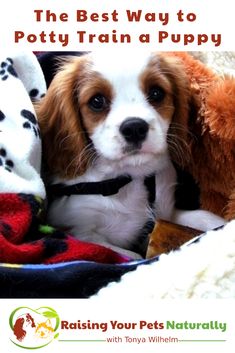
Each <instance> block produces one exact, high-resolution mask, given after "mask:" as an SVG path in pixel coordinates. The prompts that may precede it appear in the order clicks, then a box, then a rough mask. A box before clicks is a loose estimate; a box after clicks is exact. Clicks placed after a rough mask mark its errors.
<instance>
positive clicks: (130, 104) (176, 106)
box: [37, 53, 188, 178]
mask: <svg viewBox="0 0 235 353" xmlns="http://www.w3.org/2000/svg"><path fill="white" fill-rule="evenodd" d="M187 87H188V85H187V79H186V75H185V73H184V70H183V69H182V67H181V65H180V63H179V62H178V61H177V59H175V58H172V57H167V56H166V55H164V54H155V53H154V54H148V55H147V54H144V53H141V54H139V55H135V56H132V57H131V56H130V55H125V56H124V55H123V56H122V55H118V56H117V55H115V54H114V55H112V54H110V53H106V55H105V54H104V53H102V54H100V53H94V54H87V55H84V56H82V57H73V58H70V59H69V60H67V61H66V63H65V64H64V65H63V66H62V67H61V69H60V70H59V72H58V73H57V75H56V76H55V78H54V80H53V81H52V83H51V85H50V87H49V90H48V93H47V95H46V96H45V98H44V99H43V100H42V102H41V103H40V104H39V106H38V107H37V114H38V118H39V124H40V128H41V132H42V137H43V145H44V155H45V156H46V159H47V164H48V167H49V169H50V171H51V172H52V173H53V174H56V175H58V176H60V177H63V178H73V177H76V176H78V175H81V174H83V173H84V172H85V170H86V168H87V167H88V166H89V164H90V163H92V162H93V161H94V159H95V158H96V157H97V156H98V157H101V158H103V159H105V160H107V162H108V163H109V162H110V164H114V165H115V164H116V165H119V166H121V167H122V168H125V167H126V168H127V169H128V167H135V166H141V167H143V168H144V166H147V165H149V166H150V165H151V163H152V161H153V159H155V160H156V158H158V159H159V160H161V157H163V156H165V155H167V153H168V152H167V151H168V148H169V146H173V147H174V148H173V150H175V151H179V149H178V148H177V146H176V145H177V141H178V142H179V143H180V141H182V140H183V139H184V135H185V130H184V128H183V127H184V126H185V124H186V119H187V114H188V112H187V107H188V91H187ZM175 156H177V153H176V154H175ZM150 169H151V168H150Z"/></svg>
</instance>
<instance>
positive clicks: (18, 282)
mask: <svg viewBox="0 0 235 353" xmlns="http://www.w3.org/2000/svg"><path fill="white" fill-rule="evenodd" d="M70 54H71V53H70ZM72 54H75V53H72ZM58 55H59V53H58ZM76 55H80V53H76ZM54 56H55V53H53V55H50V53H47V54H43V55H41V56H39V55H37V57H36V56H35V55H34V54H32V53H28V52H6V53H4V52H2V53H1V57H0V65H1V68H0V93H1V97H2V99H1V103H0V263H1V264H0V288H1V290H0V297H13V298H18V297H34V298H36V297H45V298H49V297H55V298H56V297H57V298H58V297H60V298H64V297H72V298H88V297H90V296H91V295H93V294H95V293H97V292H98V290H99V289H101V288H103V287H105V286H106V285H108V284H110V283H112V282H113V281H115V282H116V281H119V280H120V279H121V281H120V289H121V290H122V287H123V286H124V287H125V288H129V286H130V283H129V282H128V283H127V284H126V279H125V278H126V277H122V276H123V275H124V274H126V273H129V272H133V276H135V277H133V278H135V280H136V281H137V282H138V281H139V283H141V281H142V278H143V276H145V277H146V279H148V280H149V281H152V279H151V278H152V276H154V278H157V277H158V276H159V279H158V280H157V283H158V284H159V283H161V285H160V286H159V290H160V289H161V288H162V287H161V286H162V285H163V284H164V283H166V284H167V288H168V289H170V288H171V283H172V282H171V281H172V279H171V278H169V279H168V275H167V274H168V272H167V269H166V267H165V265H164V264H165V262H166V261H169V264H170V266H173V267H174V268H177V266H176V264H178V263H179V262H180V261H179V259H181V258H182V260H183V259H184V256H183V255H182V257H181V255H179V256H178V257H177V256H173V257H172V255H171V254H170V255H166V257H162V256H161V257H157V258H154V259H152V260H149V261H147V260H146V261H145V260H143V261H130V260H131V259H130V258H127V257H125V256H123V255H120V254H117V253H115V252H113V251H112V250H110V249H107V248H104V247H102V246H98V245H95V244H89V243H84V242H81V241H79V240H78V239H75V238H74V237H73V236H72V235H70V234H66V233H64V232H62V231H61V230H59V229H54V228H53V227H51V226H50V225H48V224H46V223H45V218H44V216H45V205H44V201H45V197H46V194H45V186H44V184H43V181H42V179H41V176H40V170H41V137H40V130H39V127H38V124H37V117H36V115H35V111H34V108H33V102H34V101H36V100H38V99H40V98H41V97H42V96H43V95H44V94H45V93H46V85H47V86H48V85H49V84H50V81H51V79H52V78H53V75H54V72H55V62H54V61H51V58H52V57H54ZM45 79H46V80H45ZM228 233H230V231H229V232H228ZM232 234H235V232H232ZM230 235H231V234H228V237H230ZM223 236H224V231H220V232H218V238H219V240H220V241H221V242H222V241H224V238H223ZM205 238H208V239H210V240H209V243H208V242H207V243H205V240H204V239H205ZM222 238H223V239H222ZM202 239H203V240H202V241H201V242H199V241H198V239H196V240H195V241H193V242H191V243H190V244H191V245H190V248H193V249H195V251H194V253H195V259H193V261H192V259H191V260H190V258H188V260H189V263H190V266H189V267H188V271H189V276H190V273H192V274H193V276H192V278H193V279H194V280H193V283H194V284H195V281H197V280H198V276H197V272H195V271H194V270H195V269H194V267H193V263H194V261H195V262H198V254H199V253H201V248H203V249H204V255H203V256H204V257H205V259H206V258H207V257H208V256H207V251H209V250H210V251H212V249H213V247H214V245H213V244H214V241H213V239H212V237H208V236H207V235H206V237H203V238H202ZM228 240H229V241H231V243H229V241H228V242H227V241H226V244H227V245H228V247H225V253H226V251H227V253H226V256H228V258H229V259H230V260H231V261H229V266H227V269H225V268H224V267H225V266H222V270H221V271H220V276H221V277H222V278H225V279H226V280H227V283H228V284H229V283H230V280H231V278H232V279H233V282H234V277H231V276H233V275H234V269H235V266H234V254H235V250H234V247H233V246H232V244H233V243H232V242H233V241H234V236H233V237H230V238H229V239H228ZM218 243H219V242H218ZM186 248H187V249H188V248H189V246H188V245H187V246H186V247H185V248H183V249H186ZM228 249H229V251H228ZM185 251H186V250H181V251H180V252H179V254H181V253H182V254H183V253H184V252H185ZM172 258H173V260H172ZM165 259H168V260H165ZM209 259H210V260H209V263H212V259H211V257H209ZM225 260H226V259H225ZM200 261H201V260H200ZM221 261H222V263H224V262H223V259H221ZM199 263H201V262H199ZM225 263H227V262H226V261H225ZM203 266H205V264H204V263H203ZM150 268H151V271H149V269H150ZM155 268H156V270H155ZM159 268H160V269H161V270H160V272H159ZM144 269H146V271H147V272H146V273H145V270H144ZM200 270H201V268H197V271H200ZM155 271H156V275H155ZM193 271H194V272H193ZM217 272H218V271H217ZM164 273H165V274H166V277H165V276H164ZM228 273H229V274H232V275H231V276H228V275H227V274H228ZM128 278H132V277H128ZM208 280H210V278H208ZM215 280H218V278H216V276H215ZM128 281H129V280H128ZM130 281H132V279H131V280H130ZM162 281H163V282H162ZM181 281H182V279H181ZM206 281H207V280H205V282H206ZM217 282H218V281H217ZM193 283H192V285H193ZM206 283H207V282H206ZM176 286H178V284H177V283H176ZM111 287H112V285H111ZM147 288H148V287H147V286H146V290H147ZM231 288H232V289H231V290H227V292H226V293H227V294H226V295H224V296H226V297H229V296H230V297H231V296H234V289H233V287H232V286H231ZM184 289H185V292H182V291H181V293H184V294H183V296H185V297H187V293H188V292H189V288H187V286H186V287H185V288H184ZM105 290H106V289H104V291H105ZM109 290H110V287H108V288H107V291H109ZM151 290H153V288H152V289H151ZM190 290H191V291H192V289H190ZM112 291H116V289H114V290H112ZM118 292H119V290H118V289H117V293H118ZM212 292H213V291H212ZM102 293H104V292H102ZM146 293H147V292H146ZM172 293H173V291H172ZM99 295H100V294H99ZM99 295H98V297H99ZM103 295H104V294H102V296H103ZM105 295H106V294H105ZM202 295H203V293H202ZM220 295H221V296H222V294H220ZM163 296H164V295H163V294H159V297H163ZM172 296H175V297H177V293H176V294H172ZM199 296H200V295H199Z"/></svg>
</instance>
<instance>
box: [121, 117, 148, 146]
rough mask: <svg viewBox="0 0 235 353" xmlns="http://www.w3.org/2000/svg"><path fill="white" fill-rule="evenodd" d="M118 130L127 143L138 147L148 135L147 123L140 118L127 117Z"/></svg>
mask: <svg viewBox="0 0 235 353" xmlns="http://www.w3.org/2000/svg"><path fill="white" fill-rule="evenodd" d="M119 131H120V133H121V135H122V136H123V137H124V139H125V140H126V142H128V144H132V145H135V146H137V147H140V145H141V143H142V142H143V141H144V140H145V139H146V137H147V135H148V131H149V124H148V123H146V121H144V120H143V119H140V118H128V119H126V120H125V121H123V123H122V124H121V126H120V128H119Z"/></svg>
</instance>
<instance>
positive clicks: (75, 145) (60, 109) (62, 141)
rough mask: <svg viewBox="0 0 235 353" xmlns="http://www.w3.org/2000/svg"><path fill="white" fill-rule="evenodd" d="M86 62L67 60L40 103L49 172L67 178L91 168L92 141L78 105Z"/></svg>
mask: <svg viewBox="0 0 235 353" xmlns="http://www.w3.org/2000/svg"><path fill="white" fill-rule="evenodd" d="M83 65H84V59H83V58H73V59H71V60H69V62H67V63H65V64H64V65H63V67H61V69H59V71H58V73H57V74H56V76H55V78H54V79H53V81H52V83H51V85H50V87H49V89H48V92H47V94H46V96H45V97H44V98H43V99H42V101H41V102H40V103H39V104H38V105H36V112H37V116H38V121H39V126H40V129H41V134H42V145H43V157H44V159H45V161H46V164H47V168H48V171H49V173H50V174H56V175H58V176H60V177H63V178H71V177H75V176H76V175H79V174H83V173H84V171H85V169H86V167H87V160H88V158H86V155H85V154H86V153H85V152H86V150H87V148H86V146H87V144H88V142H87V139H86V136H85V132H84V130H83V128H82V122H81V117H80V112H79V106H78V81H79V79H81V77H80V72H81V71H82V70H81V68H82V66H83Z"/></svg>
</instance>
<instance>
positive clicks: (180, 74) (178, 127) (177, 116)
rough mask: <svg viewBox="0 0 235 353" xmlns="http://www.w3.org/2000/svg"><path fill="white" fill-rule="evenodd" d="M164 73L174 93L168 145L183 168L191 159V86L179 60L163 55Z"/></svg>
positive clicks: (175, 160) (162, 65) (162, 66)
mask: <svg viewBox="0 0 235 353" xmlns="http://www.w3.org/2000/svg"><path fill="white" fill-rule="evenodd" d="M160 67H161V70H162V72H163V73H164V74H165V75H166V76H167V77H168V80H169V81H170V82H171V86H172V90H173V91H172V92H173V104H174V108H175V110H174V114H173V117H172V121H171V124H170V127H169V130H168V137H167V138H168V145H169V151H170V154H171V158H172V160H173V161H174V162H176V163H177V164H178V165H180V166H181V167H183V166H184V165H185V163H186V162H187V161H188V159H189V158H190V149H189V146H188V143H187V140H188V138H187V136H188V118H189V101H190V99H191V98H190V86H189V80H188V78H187V75H186V72H185V69H184V67H183V64H182V63H181V61H180V60H179V59H178V58H175V57H173V56H171V55H169V56H168V55H167V54H164V53H163V54H162V55H161V56H160Z"/></svg>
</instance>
